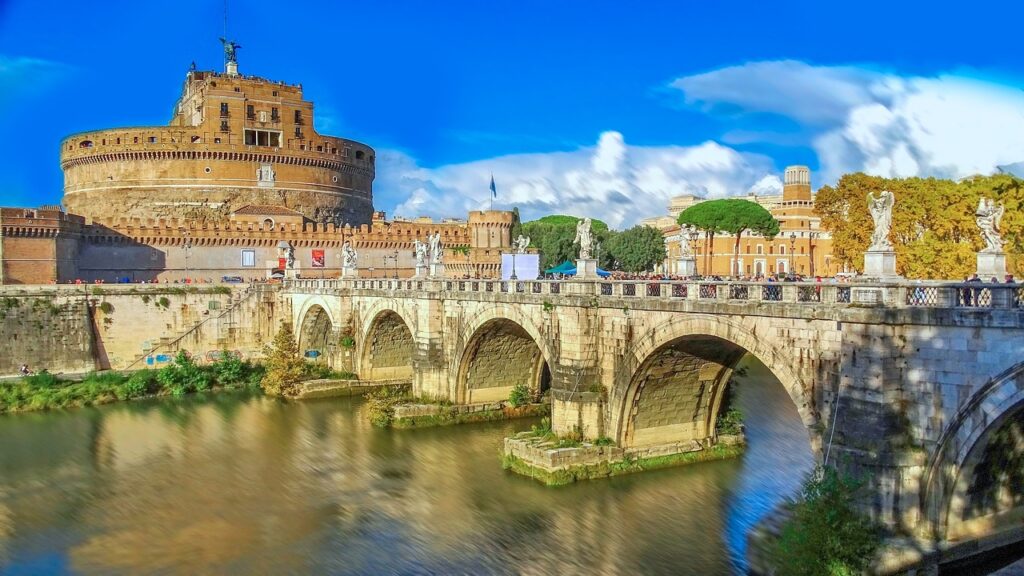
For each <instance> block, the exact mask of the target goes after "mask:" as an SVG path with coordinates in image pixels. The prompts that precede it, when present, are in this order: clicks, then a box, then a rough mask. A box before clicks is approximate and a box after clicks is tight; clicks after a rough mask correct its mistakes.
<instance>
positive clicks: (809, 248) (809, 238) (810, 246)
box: [807, 232, 827, 278]
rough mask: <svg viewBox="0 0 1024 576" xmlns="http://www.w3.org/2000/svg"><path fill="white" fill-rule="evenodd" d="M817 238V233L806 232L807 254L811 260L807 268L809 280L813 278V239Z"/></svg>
mask: <svg viewBox="0 0 1024 576" xmlns="http://www.w3.org/2000/svg"><path fill="white" fill-rule="evenodd" d="M817 237H818V233H817V232H808V233H807V254H808V255H809V256H810V258H811V265H810V268H809V269H810V271H811V278H814V239H815V238H817ZM826 273H827V272H826Z"/></svg>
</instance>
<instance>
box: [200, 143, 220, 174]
mask: <svg viewBox="0 0 1024 576" xmlns="http://www.w3.org/2000/svg"><path fill="white" fill-rule="evenodd" d="M217 142H218V143H220V138H217ZM203 172H206V173H207V174H209V173H210V172H213V168H210V167H209V166H207V167H206V168H203Z"/></svg>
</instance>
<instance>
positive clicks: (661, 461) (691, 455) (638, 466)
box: [502, 444, 744, 486]
mask: <svg viewBox="0 0 1024 576" xmlns="http://www.w3.org/2000/svg"><path fill="white" fill-rule="evenodd" d="M743 450H744V446H743V445H742V444H737V445H733V446H725V445H722V444H718V445H715V446H712V447H711V448H707V449H705V450H698V451H696V452H684V453H682V454H669V455H666V456H654V457H651V458H627V459H625V460H620V461H618V462H607V461H604V462H600V463H598V464H588V465H581V466H571V467H568V468H564V469H559V470H545V469H544V468H540V467H538V466H534V465H532V464H530V463H529V462H527V461H525V460H523V459H521V458H519V457H516V456H512V455H510V454H509V455H505V456H503V457H502V467H503V468H505V469H506V470H511V471H512V472H515V473H516V474H520V475H523V476H528V477H530V478H534V479H536V480H539V481H541V482H543V483H544V484H546V485H548V486H564V485H565V484H572V483H573V482H578V481H580V480H594V479H598V478H609V477H611V476H619V475H621V474H632V473H634V472H643V471H645V470H657V469H659V468H668V467H671V466H681V465H684V464H693V463H696V462H708V461H711V460H724V459H726V458H735V457H736V456H739V455H740V454H742V453H743Z"/></svg>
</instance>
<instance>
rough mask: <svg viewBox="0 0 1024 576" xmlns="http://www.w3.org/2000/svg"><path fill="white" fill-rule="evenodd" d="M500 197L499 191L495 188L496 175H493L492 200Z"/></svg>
mask: <svg viewBox="0 0 1024 576" xmlns="http://www.w3.org/2000/svg"><path fill="white" fill-rule="evenodd" d="M497 197H498V189H497V188H496V187H495V186H494V174H491V200H494V199H495V198H497Z"/></svg>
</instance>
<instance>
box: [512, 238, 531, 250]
mask: <svg viewBox="0 0 1024 576" xmlns="http://www.w3.org/2000/svg"><path fill="white" fill-rule="evenodd" d="M529 245H530V238H529V237H528V236H523V235H522V234H520V235H519V237H518V238H516V240H515V242H513V243H512V247H513V248H515V250H516V254H526V248H527V246H529Z"/></svg>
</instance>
